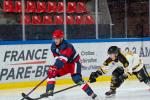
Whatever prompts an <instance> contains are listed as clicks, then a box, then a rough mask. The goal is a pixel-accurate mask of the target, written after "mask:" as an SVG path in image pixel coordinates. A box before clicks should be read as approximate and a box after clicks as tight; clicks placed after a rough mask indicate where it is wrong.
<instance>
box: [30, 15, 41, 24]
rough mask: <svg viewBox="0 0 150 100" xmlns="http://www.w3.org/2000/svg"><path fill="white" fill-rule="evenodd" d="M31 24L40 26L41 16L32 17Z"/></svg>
mask: <svg viewBox="0 0 150 100" xmlns="http://www.w3.org/2000/svg"><path fill="white" fill-rule="evenodd" d="M32 24H42V20H41V16H39V15H34V16H32Z"/></svg>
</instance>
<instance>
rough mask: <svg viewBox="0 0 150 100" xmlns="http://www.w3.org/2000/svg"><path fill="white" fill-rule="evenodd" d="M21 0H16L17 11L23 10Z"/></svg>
mask: <svg viewBox="0 0 150 100" xmlns="http://www.w3.org/2000/svg"><path fill="white" fill-rule="evenodd" d="M21 4H22V3H21V1H15V12H22V5H21Z"/></svg>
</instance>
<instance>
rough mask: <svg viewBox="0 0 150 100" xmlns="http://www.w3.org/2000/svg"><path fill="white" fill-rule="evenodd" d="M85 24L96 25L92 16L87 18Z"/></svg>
mask: <svg viewBox="0 0 150 100" xmlns="http://www.w3.org/2000/svg"><path fill="white" fill-rule="evenodd" d="M85 24H95V21H94V19H93V17H92V16H91V15H87V16H85Z"/></svg>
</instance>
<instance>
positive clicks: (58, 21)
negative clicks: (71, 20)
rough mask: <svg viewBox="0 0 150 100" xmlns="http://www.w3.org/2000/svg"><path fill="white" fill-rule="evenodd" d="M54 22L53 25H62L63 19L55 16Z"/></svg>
mask: <svg viewBox="0 0 150 100" xmlns="http://www.w3.org/2000/svg"><path fill="white" fill-rule="evenodd" d="M54 22H55V24H63V23H64V19H63V17H62V16H59V15H57V16H54Z"/></svg>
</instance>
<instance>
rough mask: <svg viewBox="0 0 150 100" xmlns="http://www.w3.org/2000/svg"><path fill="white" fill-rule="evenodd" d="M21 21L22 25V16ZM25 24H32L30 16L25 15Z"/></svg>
mask: <svg viewBox="0 0 150 100" xmlns="http://www.w3.org/2000/svg"><path fill="white" fill-rule="evenodd" d="M20 20H21V21H20V23H21V24H22V16H21V18H20ZM24 22H25V24H31V18H30V15H25V16H24Z"/></svg>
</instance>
